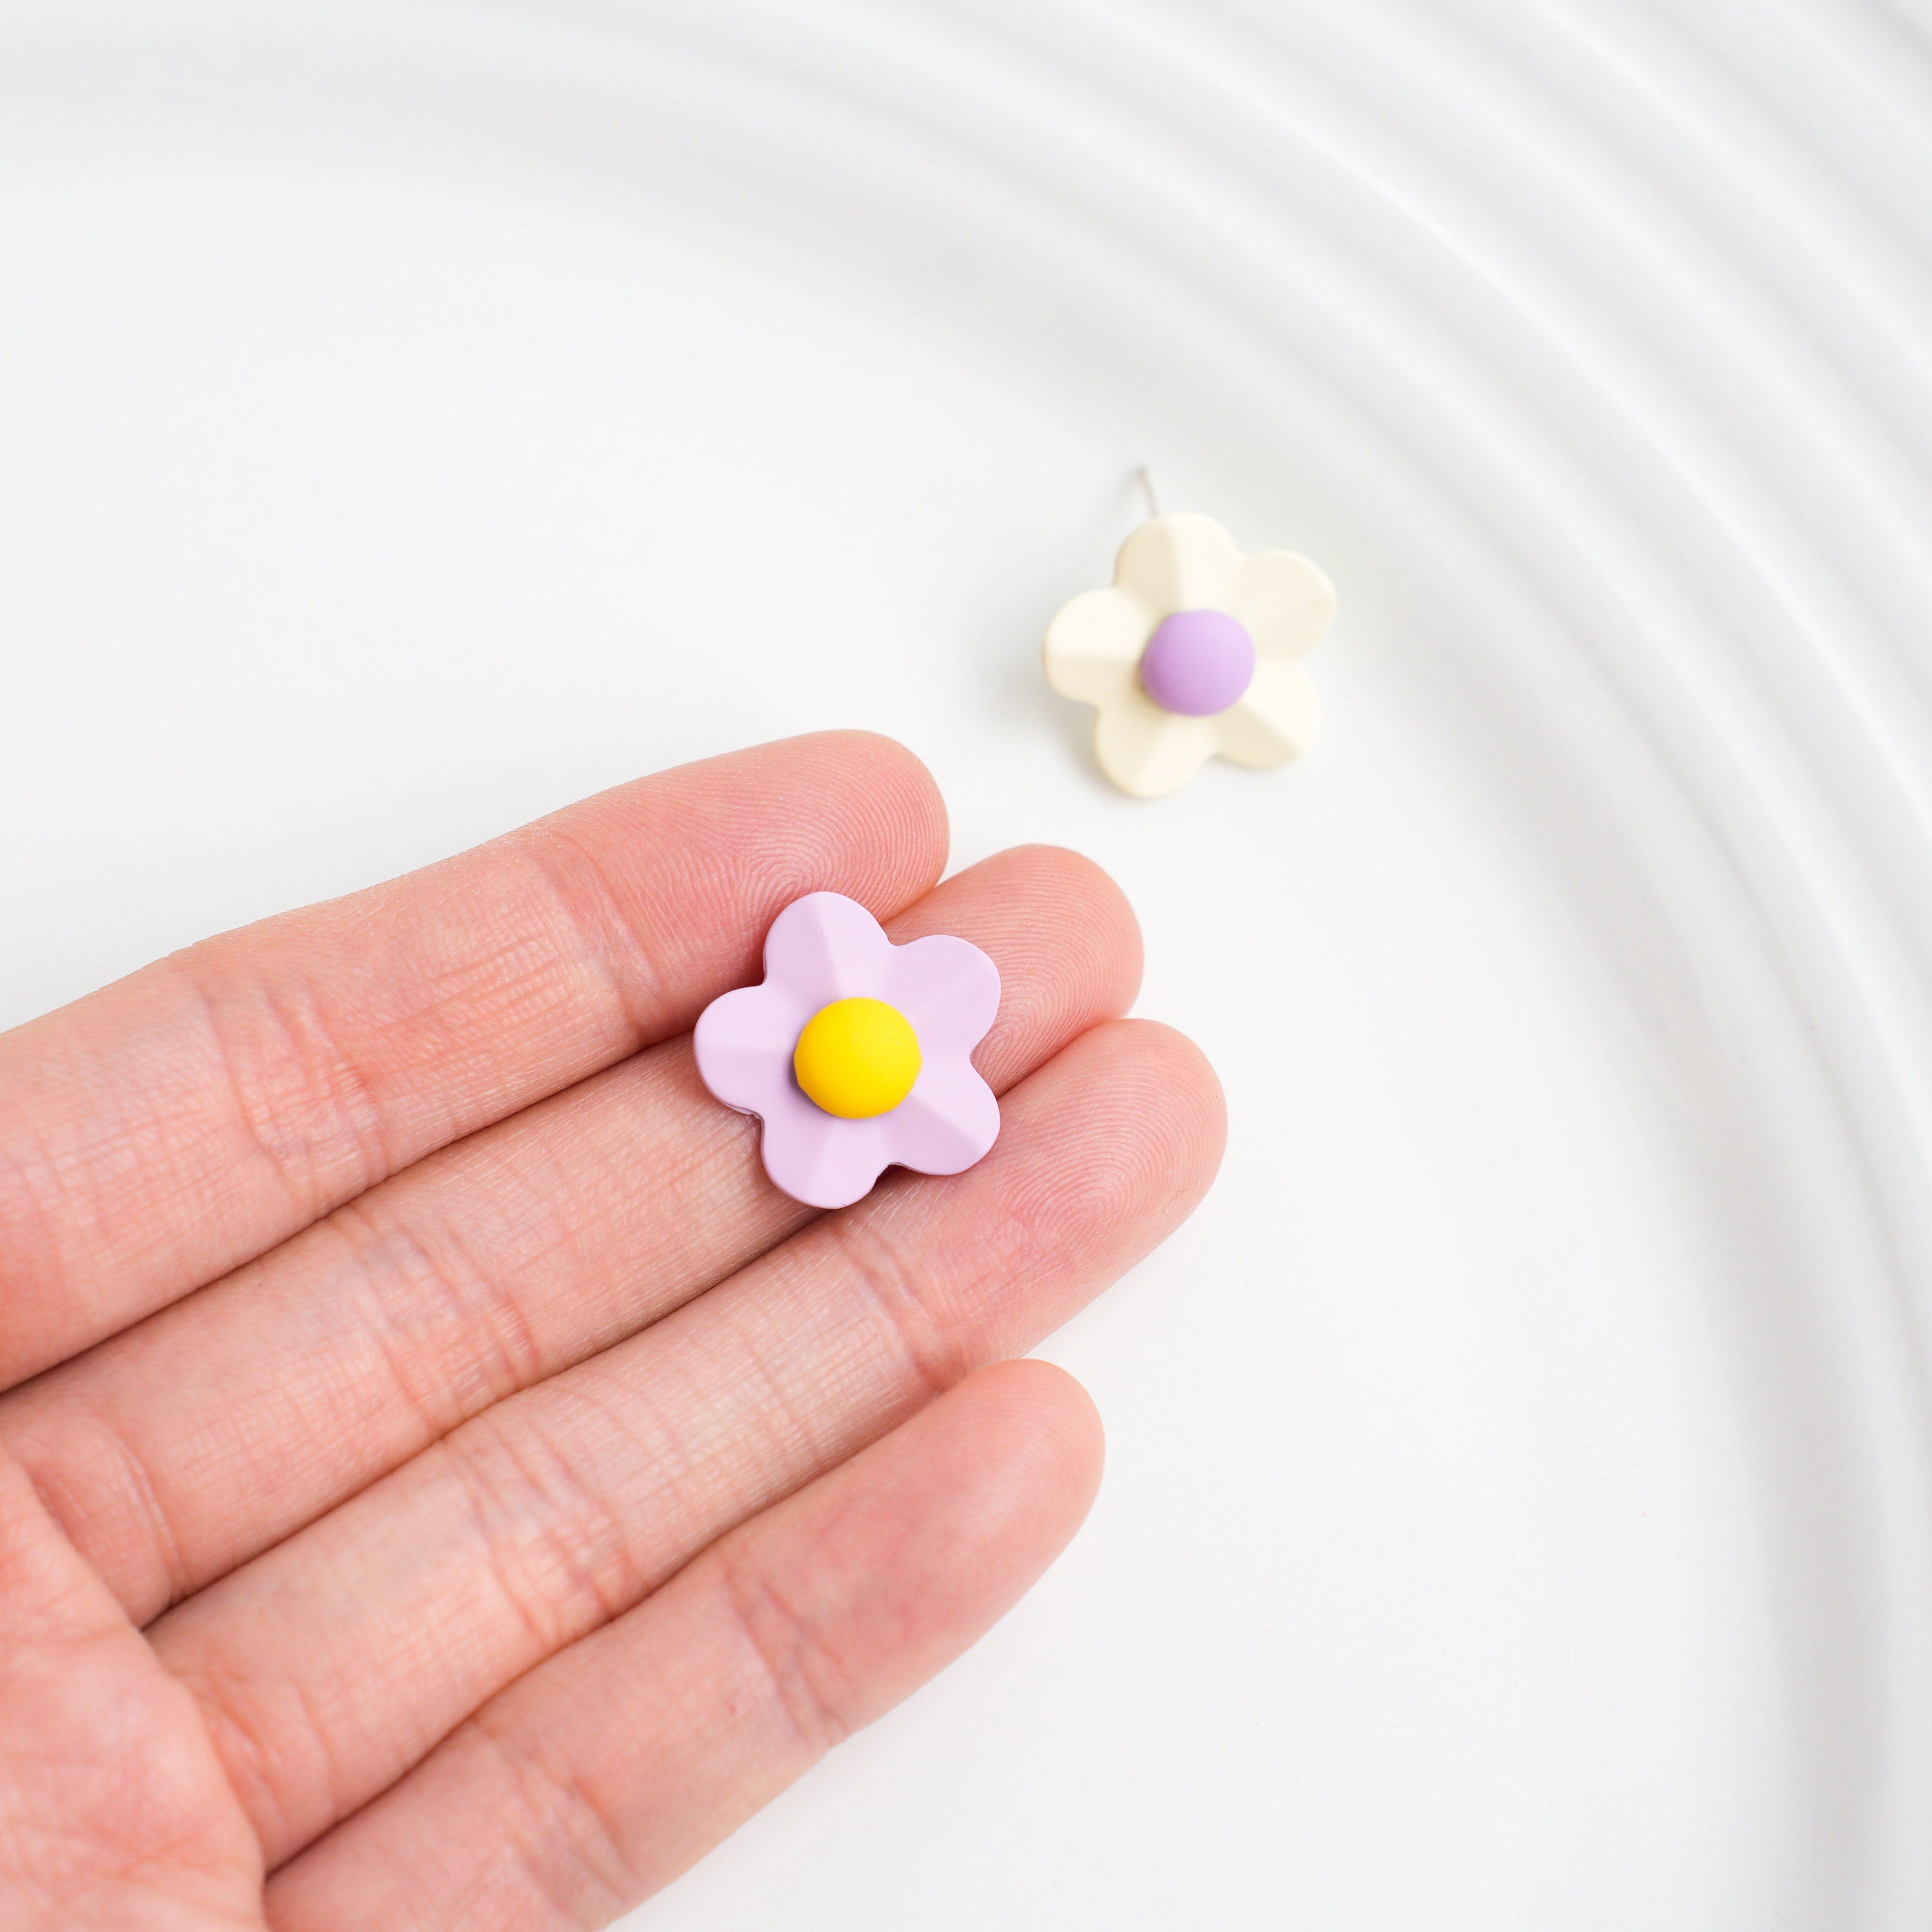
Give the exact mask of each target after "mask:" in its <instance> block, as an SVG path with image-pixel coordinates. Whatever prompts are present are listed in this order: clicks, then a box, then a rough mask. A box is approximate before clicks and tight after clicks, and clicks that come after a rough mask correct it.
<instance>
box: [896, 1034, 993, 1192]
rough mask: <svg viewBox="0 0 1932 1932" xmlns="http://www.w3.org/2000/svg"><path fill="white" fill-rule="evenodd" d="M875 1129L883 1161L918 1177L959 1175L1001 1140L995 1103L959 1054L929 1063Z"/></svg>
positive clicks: (949, 1055) (972, 1068) (952, 1054)
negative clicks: (881, 1138)
mask: <svg viewBox="0 0 1932 1932" xmlns="http://www.w3.org/2000/svg"><path fill="white" fill-rule="evenodd" d="M878 1119H879V1123H880V1125H881V1126H882V1127H885V1128H886V1130H887V1138H888V1140H889V1145H890V1149H891V1151H890V1153H889V1155H888V1156H887V1158H888V1159H889V1160H894V1161H896V1162H897V1163H898V1165H899V1166H901V1167H910V1168H912V1169H916V1171H917V1172H919V1173H921V1174H959V1173H962V1172H964V1171H965V1169H968V1168H969V1167H971V1166H972V1165H973V1163H974V1162H975V1161H977V1160H983V1159H984V1157H985V1156H986V1152H987V1150H988V1149H989V1148H991V1147H992V1145H993V1143H994V1142H995V1141H996V1140H998V1139H999V1137H1000V1103H999V1102H998V1100H995V1098H994V1097H993V1090H992V1088H990V1087H989V1086H988V1085H986V1082H985V1081H983V1079H980V1076H979V1075H978V1073H977V1072H975V1071H974V1067H973V1063H972V1062H971V1061H970V1060H968V1058H966V1056H965V1055H964V1054H962V1053H949V1054H944V1055H940V1056H939V1057H938V1058H935V1059H932V1060H929V1061H927V1062H926V1065H925V1066H924V1067H922V1069H921V1070H920V1072H919V1079H918V1080H917V1082H916V1083H915V1084H914V1085H913V1090H912V1091H911V1092H910V1094H907V1096H906V1097H905V1098H904V1100H901V1102H900V1103H899V1104H898V1106H896V1107H895V1108H894V1109H892V1112H890V1113H889V1114H881V1115H879V1117H878Z"/></svg>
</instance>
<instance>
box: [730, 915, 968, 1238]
mask: <svg viewBox="0 0 1932 1932" xmlns="http://www.w3.org/2000/svg"><path fill="white" fill-rule="evenodd" d="M999 1006H1000V975H999V971H998V968H996V967H995V965H994V964H993V962H992V960H990V959H988V958H987V957H986V954H985V953H982V952H981V951H980V949H979V948H978V947H977V946H974V945H971V944H968V942H967V941H965V940H963V939H953V938H947V937H944V936H943V935H937V934H935V935H933V936H932V937H931V938H926V939H915V940H913V941H911V942H910V944H907V945H904V946H895V945H894V944H892V941H890V940H889V939H888V938H886V935H885V932H884V929H883V928H882V927H881V926H880V924H879V922H878V921H877V919H874V917H873V916H872V915H871V913H868V911H867V910H865V907H863V906H862V905H860V904H858V902H857V901H856V900H853V899H848V898H845V897H844V895H842V894H841V893H838V892H808V893H807V894H806V895H805V897H804V898H802V899H795V900H793V902H792V903H791V904H790V905H788V906H787V907H785V909H784V911H783V912H781V913H779V914H778V917H777V919H775V920H774V921H773V922H772V929H771V931H770V932H769V933H768V934H766V937H765V977H764V980H763V984H761V985H760V986H741V987H739V989H737V990H736V992H730V993H724V994H721V995H719V996H718V998H716V999H715V1000H713V1001H712V1002H711V1004H710V1005H709V1006H708V1007H706V1008H705V1010H704V1011H703V1013H702V1014H701V1015H700V1016H699V1018H698V1022H697V1033H696V1035H695V1037H694V1044H695V1046H696V1048H697V1071H698V1074H699V1076H700V1078H701V1079H703V1082H704V1084H705V1085H706V1087H708V1088H709V1089H710V1090H711V1092H712V1094H714V1095H715V1097H717V1098H718V1100H721V1101H723V1102H724V1104H725V1106H727V1107H736V1109H738V1110H739V1112H741V1113H746V1114H754V1115H757V1117H758V1118H759V1119H760V1121H763V1124H764V1132H763V1135H762V1136H761V1138H760V1151H761V1153H762V1154H763V1160H764V1163H765V1172H766V1173H767V1174H768V1175H770V1176H771V1178H772V1181H774V1182H775V1184H777V1185H778V1187H781V1188H783V1189H784V1191H785V1193H787V1194H789V1195H790V1196H791V1197H792V1199H793V1200H795V1201H802V1202H805V1204H806V1205H807V1206H808V1207H812V1208H844V1207H846V1206H847V1205H850V1203H851V1202H854V1201H856V1200H858V1199H860V1197H861V1196H864V1195H865V1194H867V1193H869V1192H870V1191H871V1187H872V1184H873V1183H874V1181H877V1179H878V1178H879V1176H880V1174H881V1173H882V1172H883V1171H884V1170H885V1169H886V1168H887V1167H889V1166H892V1165H894V1164H895V1163H896V1164H897V1165H898V1166H901V1167H909V1168H911V1169H914V1170H915V1171H916V1172H919V1173H920V1174H958V1173H960V1172H963V1171H964V1170H965V1169H967V1168H969V1167H971V1166H972V1165H973V1164H974V1162H975V1161H977V1160H980V1159H981V1158H982V1157H983V1156H984V1155H985V1154H986V1151H987V1150H988V1149H989V1148H991V1147H992V1145H993V1142H994V1141H995V1139H998V1135H999V1131H1000V1105H999V1103H998V1100H995V1098H994V1096H993V1090H992V1088H990V1087H989V1086H988V1085H986V1082H985V1081H984V1080H983V1079H981V1078H980V1075H979V1073H977V1070H975V1069H974V1065H973V1063H972V1059H971V1055H972V1052H973V1049H974V1048H975V1047H976V1046H978V1045H979V1043H980V1041H981V1040H983V1039H984V1038H985V1037H986V1031H987V1029H988V1028H990V1027H991V1026H992V1024H993V1018H994V1016H995V1014H996V1013H998V1010H999Z"/></svg>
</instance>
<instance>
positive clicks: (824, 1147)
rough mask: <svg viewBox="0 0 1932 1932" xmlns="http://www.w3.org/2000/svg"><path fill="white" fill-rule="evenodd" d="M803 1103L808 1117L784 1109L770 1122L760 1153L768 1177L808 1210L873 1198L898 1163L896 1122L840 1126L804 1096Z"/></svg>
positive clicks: (881, 1119)
mask: <svg viewBox="0 0 1932 1932" xmlns="http://www.w3.org/2000/svg"><path fill="white" fill-rule="evenodd" d="M797 1099H798V1105H799V1109H802V1110H804V1111H803V1112H793V1111H792V1110H791V1109H781V1110H780V1111H779V1112H777V1113H775V1114H772V1115H766V1119H765V1133H764V1139H763V1143H762V1144H761V1145H760V1153H761V1154H763V1157H764V1163H765V1172H766V1173H767V1174H769V1175H770V1176H771V1178H772V1180H773V1181H775V1183H776V1184H778V1186H779V1187H781V1188H783V1189H784V1191H785V1192H786V1193H787V1194H789V1195H790V1196H791V1198H792V1199H793V1200H794V1201H802V1202H804V1203H805V1205H806V1206H807V1207H808V1208H849V1207H850V1205H852V1203H853V1202H855V1201H856V1200H859V1199H862V1197H863V1196H865V1195H867V1194H869V1193H871V1190H872V1184H873V1183H874V1181H877V1179H878V1178H879V1176H880V1175H881V1174H882V1173H883V1172H884V1171H885V1169H886V1166H887V1164H888V1163H889V1162H890V1161H891V1160H892V1152H891V1149H890V1148H889V1146H888V1145H887V1136H886V1121H889V1119H890V1118H892V1116H891V1115H888V1114H877V1115H874V1116H873V1117H872V1118H871V1119H870V1120H867V1121H841V1120H835V1119H834V1118H833V1117H832V1115H829V1114H823V1113H820V1112H819V1110H818V1109H817V1108H816V1107H814V1106H812V1104H811V1102H810V1101H809V1100H807V1099H806V1098H805V1096H804V1095H803V1094H799V1095H798V1097H797ZM806 1115H809V1116H810V1118H806V1117H805V1116H806Z"/></svg>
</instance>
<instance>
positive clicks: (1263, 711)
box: [1202, 658, 1322, 770]
mask: <svg viewBox="0 0 1932 1932" xmlns="http://www.w3.org/2000/svg"><path fill="white" fill-rule="evenodd" d="M1321 717H1322V700H1321V697H1320V696H1319V694H1318V693H1317V691H1316V688H1315V680H1314V679H1313V678H1312V677H1310V676H1309V675H1308V673H1307V672H1306V671H1305V670H1303V669H1302V667H1301V665H1299V664H1294V663H1291V662H1290V661H1288V660H1287V659H1286V658H1263V659H1262V661H1261V662H1260V663H1259V664H1256V667H1255V681H1254V682H1253V683H1252V684H1251V685H1249V686H1248V688H1247V691H1246V692H1245V693H1244V695H1243V696H1242V697H1241V700H1240V701H1239V702H1238V703H1234V704H1231V705H1229V707H1228V708H1227V709H1226V710H1225V711H1223V712H1217V714H1216V715H1214V717H1212V718H1203V719H1202V723H1203V724H1208V725H1211V726H1212V727H1214V748H1215V750H1216V751H1219V752H1220V754H1221V755H1222V757H1224V758H1227V759H1230V760H1232V761H1233V762H1234V763H1236V764H1238V765H1253V766H1258V767H1259V768H1261V769H1264V770H1265V769H1267V768H1268V766H1271V765H1285V764H1286V763H1287V762H1288V761H1289V759H1290V758H1292V757H1296V756H1298V754H1300V753H1301V752H1303V751H1306V750H1307V748H1308V744H1309V741H1310V739H1312V738H1313V736H1315V727H1316V725H1317V724H1319V722H1320V721H1321Z"/></svg>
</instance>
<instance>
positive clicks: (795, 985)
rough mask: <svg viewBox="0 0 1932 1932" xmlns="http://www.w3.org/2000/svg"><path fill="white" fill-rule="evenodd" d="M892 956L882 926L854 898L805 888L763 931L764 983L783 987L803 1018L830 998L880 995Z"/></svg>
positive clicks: (831, 999) (870, 997)
mask: <svg viewBox="0 0 1932 1932" xmlns="http://www.w3.org/2000/svg"><path fill="white" fill-rule="evenodd" d="M891 971H892V941H890V940H889V939H888V938H886V935H885V929H884V928H883V926H880V923H879V922H878V921H877V919H874V917H873V916H872V915H871V913H868V911H867V910H865V907H863V906H862V905H861V904H859V902H858V901H857V900H856V899H848V898H847V897H846V896H845V895H844V893H843V892H807V893H806V894H805V897H804V898H802V899H793V901H792V902H791V904H790V905H788V906H787V907H785V909H784V911H783V912H781V913H779V914H778V917H777V918H776V919H774V920H773V921H772V929H771V931H770V932H768V933H767V934H766V935H765V983H766V985H767V986H771V985H773V984H777V985H781V986H784V988H785V989H787V991H788V992H790V993H791V994H792V995H793V997H794V998H796V999H797V1000H798V1001H799V1003H800V1004H801V1005H802V1007H804V1010H805V1019H810V1018H811V1016H812V1015H813V1014H814V1013H817V1010H819V1008H820V1007H823V1006H829V1005H830V1004H831V1003H832V1001H834V1000H857V999H871V1000H878V999H883V998H886V995H885V994H884V993H883V992H882V991H881V989H882V988H883V986H884V985H885V983H886V980H887V978H888V977H889V974H890V973H891ZM804 1024H805V1020H801V1021H799V1025H800V1026H802V1025H804Z"/></svg>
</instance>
